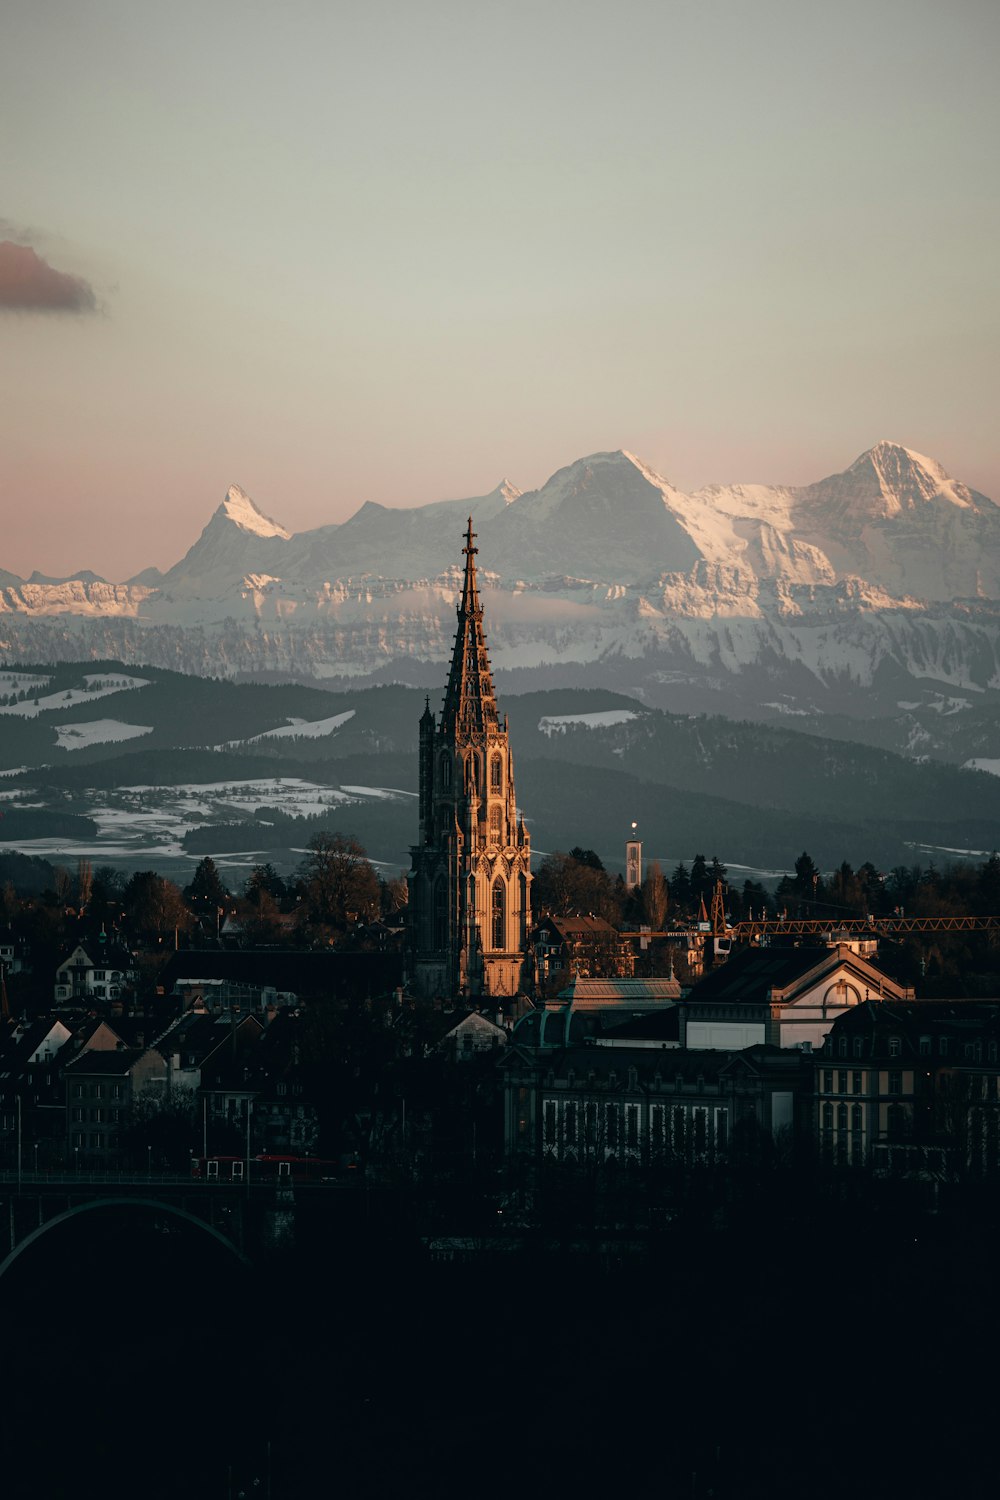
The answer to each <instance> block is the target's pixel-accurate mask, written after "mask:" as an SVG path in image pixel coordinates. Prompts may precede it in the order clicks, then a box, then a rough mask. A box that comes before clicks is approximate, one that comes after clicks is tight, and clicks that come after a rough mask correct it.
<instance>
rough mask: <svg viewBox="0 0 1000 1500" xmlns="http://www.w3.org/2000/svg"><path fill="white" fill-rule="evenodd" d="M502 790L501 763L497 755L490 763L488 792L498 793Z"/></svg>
mask: <svg viewBox="0 0 1000 1500" xmlns="http://www.w3.org/2000/svg"><path fill="white" fill-rule="evenodd" d="M502 790H503V761H502V760H501V759H500V757H499V755H494V757H493V759H492V760H491V761H490V791H492V792H499V791H502Z"/></svg>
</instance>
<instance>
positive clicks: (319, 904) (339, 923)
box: [299, 833, 379, 933]
mask: <svg viewBox="0 0 1000 1500" xmlns="http://www.w3.org/2000/svg"><path fill="white" fill-rule="evenodd" d="M307 847H308V849H309V853H308V854H307V855H306V857H305V859H304V860H303V861H302V864H301V865H300V866H299V881H300V884H301V888H302V898H303V908H304V913H305V919H306V921H307V922H308V923H310V925H312V926H316V927H327V928H332V929H333V930H334V931H335V932H341V933H342V932H345V931H346V930H347V928H348V927H349V926H350V925H351V924H352V923H354V922H358V921H367V922H370V921H372V920H373V919H374V917H375V916H376V915H377V913H378V909H379V886H378V877H377V876H376V874H375V871H374V870H373V869H372V867H371V865H370V864H369V863H368V856H367V854H366V853H365V850H364V848H363V847H362V845H361V844H360V843H359V842H358V840H357V839H356V838H354V837H353V836H352V835H350V834H343V833H316V834H314V835H313V837H312V838H311V839H310V840H309V843H308V846H307Z"/></svg>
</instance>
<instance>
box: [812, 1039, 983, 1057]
mask: <svg viewBox="0 0 1000 1500" xmlns="http://www.w3.org/2000/svg"><path fill="white" fill-rule="evenodd" d="M951 1041H952V1039H951V1037H947V1036H939V1037H938V1039H937V1055H938V1057H949V1056H950V1055H951ZM917 1050H918V1052H919V1054H920V1056H921V1057H932V1056H933V1055H934V1038H933V1037H931V1036H922V1037H920V1038H919V1040H918V1042H917ZM983 1052H984V1049H983V1041H982V1038H981V1037H977V1038H976V1040H975V1041H972V1042H963V1043H962V1052H961V1054H960V1055H961V1056H963V1057H964V1058H965V1059H966V1061H967V1062H982V1061H983ZM863 1053H864V1038H863V1037H860V1036H856V1037H852V1038H851V1055H852V1056H854V1057H861V1056H863ZM837 1055H838V1057H847V1056H848V1039H847V1037H846V1036H842V1037H838V1039H837ZM902 1055H903V1038H902V1037H899V1036H891V1037H890V1038H889V1056H890V1057H901V1056H902ZM958 1055H959V1054H958V1052H957V1051H956V1056H958ZM985 1055H986V1061H987V1062H991V1063H995V1062H996V1061H997V1057H998V1049H997V1043H996V1042H995V1041H989V1042H987V1043H986V1048H985Z"/></svg>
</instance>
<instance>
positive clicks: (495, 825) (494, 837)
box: [490, 803, 500, 844]
mask: <svg viewBox="0 0 1000 1500" xmlns="http://www.w3.org/2000/svg"><path fill="white" fill-rule="evenodd" d="M490 842H491V843H493V844H499V842H500V808H499V807H498V806H497V804H496V803H494V804H493V806H492V807H491V808H490Z"/></svg>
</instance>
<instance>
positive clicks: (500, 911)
mask: <svg viewBox="0 0 1000 1500" xmlns="http://www.w3.org/2000/svg"><path fill="white" fill-rule="evenodd" d="M491 916H492V921H491V923H490V930H491V936H492V942H493V947H494V948H495V949H498V950H499V951H501V952H502V951H503V949H504V948H505V947H506V946H507V921H506V918H507V901H506V891H505V890H504V883H503V881H502V880H495V881H494V882H493V897H492V902H491Z"/></svg>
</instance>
